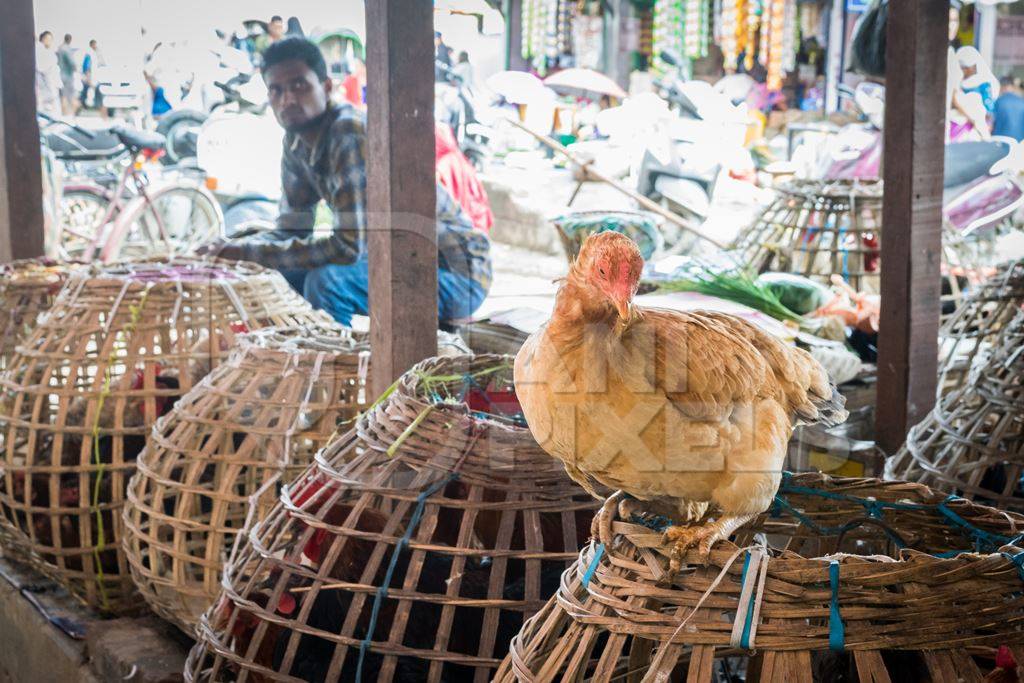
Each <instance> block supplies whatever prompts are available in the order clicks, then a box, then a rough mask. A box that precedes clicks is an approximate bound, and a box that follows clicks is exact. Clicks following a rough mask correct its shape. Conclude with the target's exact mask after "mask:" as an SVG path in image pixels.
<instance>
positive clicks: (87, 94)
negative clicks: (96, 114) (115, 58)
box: [79, 38, 107, 118]
mask: <svg viewBox="0 0 1024 683" xmlns="http://www.w3.org/2000/svg"><path fill="white" fill-rule="evenodd" d="M103 65H104V61H103V55H102V53H101V52H100V48H99V44H98V43H97V42H96V39H95V38H93V39H92V40H90V41H89V49H88V50H86V52H85V58H84V59H82V94H81V96H80V97H79V102H80V103H81V104H82V106H83V107H86V108H93V109H99V110H100V115H101V116H103V118H106V117H107V110H106V109H105V108H104V107H103V95H102V94H101V93H100V90H99V86H98V85H97V84H96V82H95V79H96V69H97V67H101V66H103Z"/></svg>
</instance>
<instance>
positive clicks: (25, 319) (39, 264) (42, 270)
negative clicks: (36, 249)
mask: <svg viewBox="0 0 1024 683" xmlns="http://www.w3.org/2000/svg"><path fill="white" fill-rule="evenodd" d="M72 268H74V266H66V265H57V264H55V263H51V262H49V261H43V260H36V259H24V260H21V261H14V262H13V263H6V264H3V265H2V266H0V368H4V367H6V364H7V360H8V359H9V358H10V357H11V355H12V354H13V353H14V350H15V348H16V347H17V345H18V344H20V343H21V342H22V341H23V340H24V339H25V338H26V337H27V336H28V334H29V333H30V332H31V331H32V329H33V328H34V327H35V325H36V320H37V319H38V318H39V316H40V314H42V313H45V312H46V311H48V310H50V306H52V305H53V300H54V299H55V298H56V297H57V293H58V292H60V290H61V287H63V286H64V282H65V281H66V280H67V278H68V274H69V273H70V271H71V269H72Z"/></svg>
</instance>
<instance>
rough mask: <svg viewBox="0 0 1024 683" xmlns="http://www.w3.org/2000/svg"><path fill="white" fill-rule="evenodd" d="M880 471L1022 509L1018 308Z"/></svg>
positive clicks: (1021, 326)
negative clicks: (964, 378)
mask: <svg viewBox="0 0 1024 683" xmlns="http://www.w3.org/2000/svg"><path fill="white" fill-rule="evenodd" d="M885 473H886V478H890V479H904V480H908V481H918V482H921V483H922V484H926V485H928V486H932V487H934V488H937V489H941V490H944V491H950V492H954V493H957V494H959V495H962V496H965V497H967V498H972V499H974V500H978V501H980V502H984V503H987V504H995V505H999V506H1000V507H1007V508H1010V509H1015V510H1021V511H1024V484H1022V481H1021V477H1022V476H1024V311H1020V310H1018V312H1017V314H1016V316H1015V317H1014V318H1013V320H1012V321H1010V322H1009V323H1008V324H1007V325H1006V327H1005V328H1004V329H1003V330H1002V332H1001V334H1000V335H999V347H998V348H996V349H994V350H993V351H992V354H991V356H990V357H989V358H987V359H986V362H985V363H984V364H983V365H979V366H977V367H975V368H974V369H973V370H972V372H971V375H970V377H969V380H968V382H967V383H966V384H964V385H963V386H962V387H961V388H960V389H958V390H956V391H953V392H950V393H948V394H946V395H945V396H943V397H942V398H941V399H940V400H939V402H938V403H937V404H936V405H935V407H934V408H933V409H932V412H931V413H929V415H928V416H927V417H926V418H925V419H924V420H922V421H921V422H920V423H919V424H917V425H915V426H914V427H913V428H911V430H910V432H909V433H908V434H907V441H906V443H905V444H904V445H903V448H902V449H900V451H899V453H897V454H896V455H894V456H893V457H892V458H890V459H889V460H888V461H887V462H886V464H885Z"/></svg>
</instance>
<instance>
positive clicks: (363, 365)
mask: <svg viewBox="0 0 1024 683" xmlns="http://www.w3.org/2000/svg"><path fill="white" fill-rule="evenodd" d="M369 360H370V351H369V345H368V343H367V342H366V340H365V339H363V338H357V337H354V336H353V335H352V334H351V332H349V331H348V330H333V331H332V330H319V329H310V328H303V327H295V328H276V327H274V328H266V329H263V330H259V331H256V332H252V333H250V334H246V335H243V336H242V337H241V338H240V340H239V345H238V347H237V349H236V350H235V352H234V353H233V354H232V355H231V357H230V358H228V360H226V361H225V362H224V363H223V364H221V365H220V366H219V367H217V368H216V369H215V370H214V371H213V372H211V373H210V374H209V375H207V376H206V378H205V379H204V380H203V381H202V382H200V383H199V385H198V386H196V387H195V388H194V389H193V390H192V391H190V392H189V393H188V394H186V395H185V396H183V397H182V398H181V400H179V401H178V403H177V404H176V405H175V406H174V409H173V410H172V411H171V412H170V413H169V414H168V415H167V417H166V418H163V419H161V420H160V421H159V422H157V424H156V425H155V426H154V428H153V431H152V433H151V435H150V439H149V444H148V445H147V447H146V449H145V450H143V451H142V453H141V454H140V455H139V458H138V462H137V466H138V471H137V472H136V473H135V476H134V477H132V480H131V482H129V484H128V494H127V495H128V502H127V503H126V504H125V506H124V536H123V539H122V545H123V547H124V551H125V553H126V555H127V558H128V562H129V565H130V568H131V574H132V578H133V579H134V581H135V585H136V587H138V589H139V592H140V593H141V594H142V596H143V597H144V598H145V599H146V602H148V603H149V606H150V607H152V608H153V611H155V612H156V613H157V614H159V615H160V616H162V617H164V618H165V619H167V620H168V621H171V622H173V623H175V624H176V625H178V626H179V627H180V628H181V629H182V630H184V631H185V632H187V633H192V632H193V631H194V629H195V625H196V623H197V622H198V620H199V616H200V615H201V614H202V613H203V612H204V611H206V609H207V608H209V607H210V605H212V604H213V603H214V600H215V599H216V597H217V594H218V593H219V591H220V578H221V568H222V567H223V564H224V560H225V559H226V557H227V555H228V554H229V553H230V549H231V544H232V542H233V540H234V539H235V537H236V535H237V534H239V533H240V532H241V531H242V529H243V528H244V526H245V524H246V521H247V518H248V515H249V511H250V510H252V511H253V513H254V514H256V515H257V516H256V519H259V518H262V516H264V515H265V514H266V512H268V511H269V509H270V507H271V506H272V505H273V503H274V502H275V501H276V499H277V495H276V494H277V493H278V490H279V485H280V484H285V483H288V482H290V481H291V480H292V479H294V478H295V477H296V476H297V475H298V474H300V473H301V472H302V471H303V470H305V469H306V468H307V467H308V466H309V465H310V464H311V463H312V461H313V455H314V454H315V453H316V452H317V451H318V450H319V449H320V448H321V447H322V446H324V445H326V443H327V441H328V440H329V439H330V437H331V436H332V435H333V434H334V433H335V432H336V431H337V429H338V427H339V425H341V424H344V423H346V422H348V421H350V420H352V419H354V418H355V417H356V415H357V414H358V411H359V409H360V408H364V407H365V404H364V400H365V392H366V377H367V372H368V370H369ZM250 498H252V501H251V502H252V506H251V507H250Z"/></svg>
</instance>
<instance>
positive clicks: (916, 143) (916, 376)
mask: <svg viewBox="0 0 1024 683" xmlns="http://www.w3.org/2000/svg"><path fill="white" fill-rule="evenodd" d="M948 25H949V3H948V0H900V1H899V2H890V3H889V25H888V29H887V31H888V33H887V39H886V43H887V46H886V83H885V85H886V108H885V163H884V170H883V178H884V180H885V196H884V201H883V204H882V247H881V248H882V262H881V268H882V285H881V290H882V291H881V294H882V312H881V321H880V329H879V332H878V403H877V417H876V421H875V432H876V439H877V442H878V445H879V446H880V447H881V448H882V450H883V451H885V452H886V453H893V452H895V451H896V449H898V448H899V446H900V445H901V444H902V443H903V440H904V438H905V437H906V433H907V429H908V428H909V427H910V426H913V425H914V424H916V423H917V422H919V421H920V420H921V419H922V418H923V417H924V416H925V415H926V414H927V413H928V411H929V410H931V408H932V406H933V404H934V402H935V390H936V381H937V377H936V376H937V369H936V364H937V359H938V341H937V339H938V329H939V313H940V296H941V293H942V289H941V287H942V284H941V273H940V270H939V268H940V262H941V252H942V175H943V151H944V142H945V126H946V51H947V45H948V40H947V38H948Z"/></svg>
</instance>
